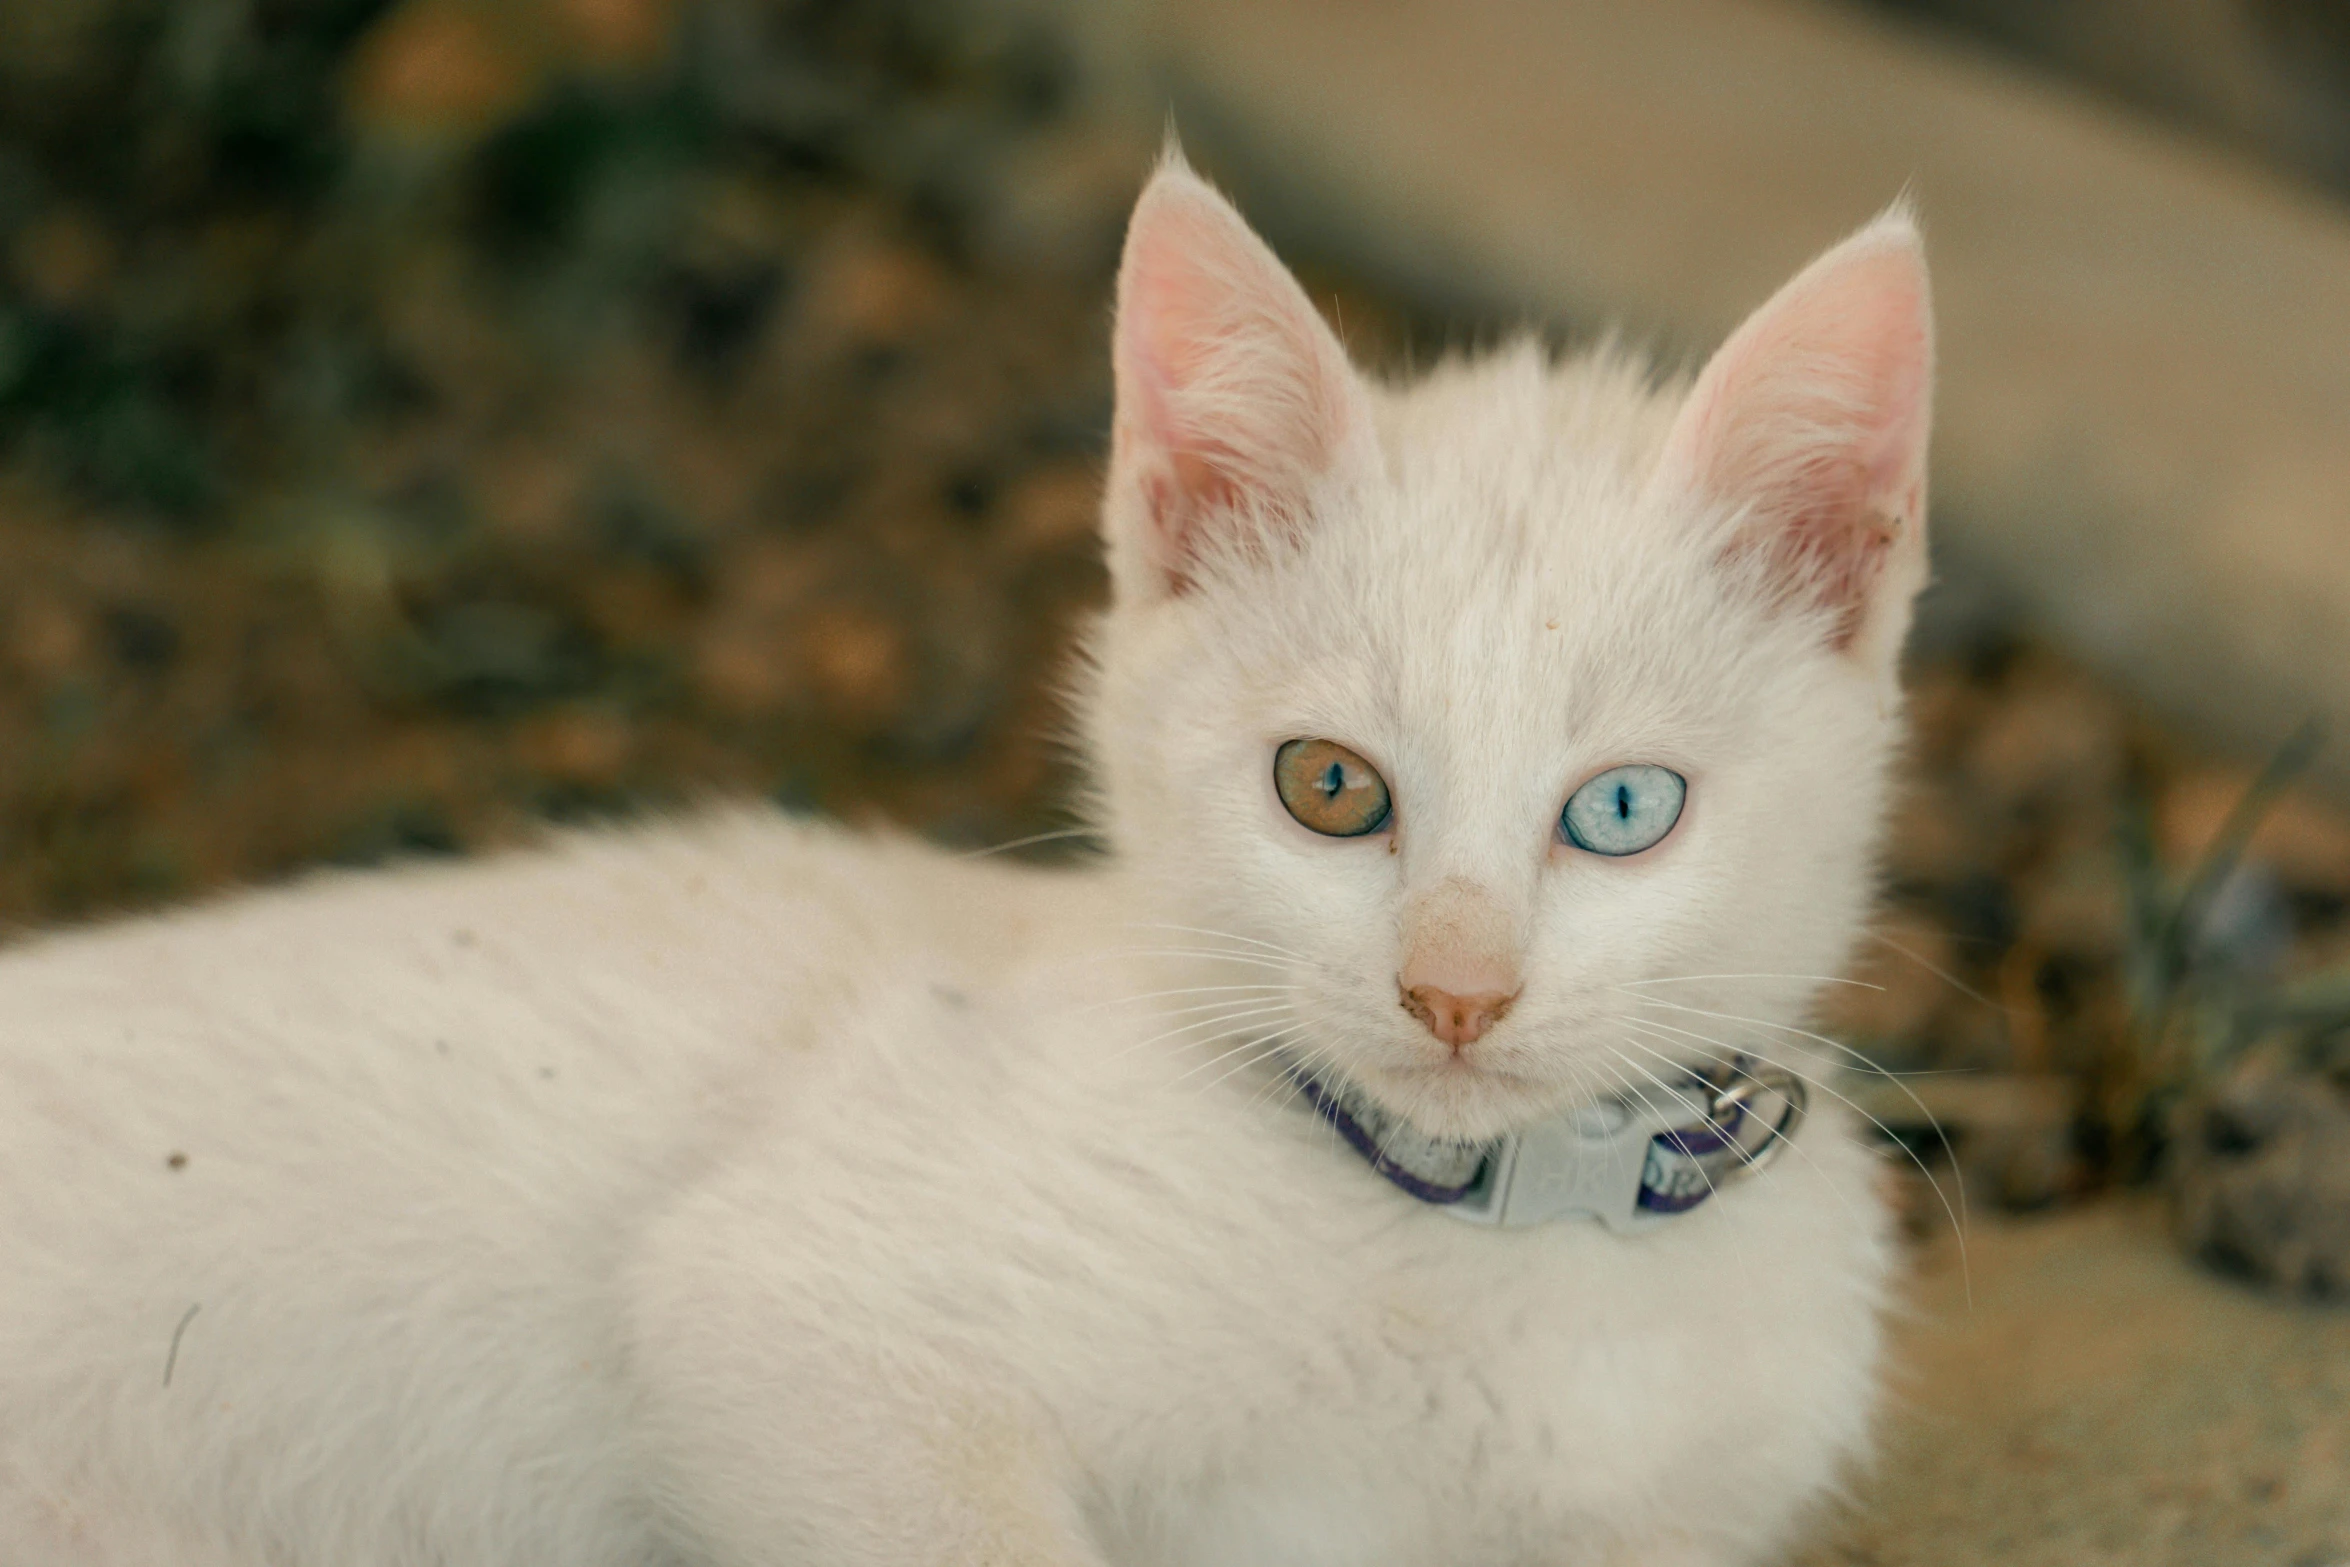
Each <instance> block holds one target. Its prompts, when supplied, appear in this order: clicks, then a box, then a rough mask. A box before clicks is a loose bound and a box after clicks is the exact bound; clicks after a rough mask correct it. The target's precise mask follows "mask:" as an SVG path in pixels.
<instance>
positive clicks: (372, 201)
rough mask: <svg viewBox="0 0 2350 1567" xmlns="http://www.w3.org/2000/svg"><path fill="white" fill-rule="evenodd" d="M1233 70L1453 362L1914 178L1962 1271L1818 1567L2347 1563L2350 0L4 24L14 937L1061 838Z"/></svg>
mask: <svg viewBox="0 0 2350 1567" xmlns="http://www.w3.org/2000/svg"><path fill="white" fill-rule="evenodd" d="M1170 112H1172V113H1173V114H1174V115H1175V116H1176V119H1177V121H1178V123H1179V124H1180V125H1181V127H1182V128H1183V131H1184V133H1185V136H1186V140H1187V143H1188V145H1189V147H1190V149H1191V151H1192V153H1193V156H1194V158H1195V161H1198V162H1200V163H1201V164H1202V165H1203V166H1204V167H1205V168H1206V169H1207V170H1208V171H1209V172H1210V173H1211V174H1213V175H1215V176H1216V177H1217V178H1219V179H1220V180H1221V181H1223V182H1224V183H1226V184H1227V186H1228V187H1229V188H1231V189H1232V190H1233V191H1234V193H1235V194H1236V195H1237V196H1238V197H1239V198H1240V200H1241V201H1242V203H1243V205H1244V207H1246V208H1247V209H1248V211H1249V212H1250V215H1251V217H1252V219H1254V220H1256V221H1258V222H1259V223H1260V225H1261V226H1262V227H1263V228H1264V230H1265V231H1266V232H1267V234H1268V235H1269V237H1271V238H1272V239H1273V240H1274V241H1275V242H1276V244H1277V245H1279V246H1280V247H1281V248H1282V249H1283V250H1284V251H1285V253H1286V254H1288V255H1290V256H1291V257H1292V258H1293V259H1294V260H1296V261H1297V262H1298V264H1299V268H1300V271H1301V273H1302V274H1303V275H1304V276H1305V277H1306V279H1307V281H1308V283H1309V285H1310V286H1311V287H1312V288H1313V289H1314V291H1315V292H1316V293H1317V294H1318V295H1319V296H1320V297H1321V298H1322V299H1323V300H1324V301H1325V303H1326V304H1327V305H1328V306H1329V308H1330V309H1331V310H1332V312H1333V313H1334V316H1335V318H1336V319H1337V320H1339V321H1340V322H1341V324H1342V326H1343V329H1344V331H1345V334H1346V336H1347V338H1348V340H1349V342H1350V344H1351V346H1352V347H1353V348H1354V349H1355V351H1356V352H1357V354H1358V355H1359V356H1361V357H1363V358H1364V359H1366V360H1367V361H1369V362H1371V363H1373V364H1376V365H1378V366H1380V367H1382V368H1384V369H1387V370H1390V371H1403V370H1407V369H1409V368H1410V367H1411V366H1413V365H1418V364H1425V363H1427V362H1428V361H1430V360H1431V359H1432V358H1434V357H1435V356H1437V355H1438V354H1440V353H1443V352H1446V351H1448V350H1451V349H1454V348H1458V347H1462V346H1465V345H1474V344H1476V343H1479V342H1482V341H1486V340H1489V339H1490V338H1492V337H1493V336H1494V335H1496V334H1497V333H1500V332H1502V331H1505V330H1513V329H1518V328H1523V327H1531V328H1533V329H1536V330H1539V331H1543V332H1545V333H1547V334H1549V335H1551V336H1552V337H1553V338H1554V339H1555V340H1557V341H1559V342H1561V343H1573V342H1576V341H1580V340H1585V339H1588V338H1589V337H1591V336H1593V335H1595V334H1596V333H1597V332H1598V331H1600V330H1601V329H1603V328H1605V327H1607V326H1609V325H1610V324H1622V325H1624V326H1625V327H1627V328H1628V329H1629V330H1630V331H1632V332H1633V333H1634V334H1635V335H1637V336H1639V337H1641V338H1643V339H1644V340H1647V341H1651V342H1654V343H1656V344H1658V345H1659V347H1660V349H1661V351H1662V352H1663V353H1664V354H1665V356H1666V358H1667V360H1668V362H1685V361H1686V360H1687V358H1688V357H1689V356H1690V355H1692V354H1694V353H1697V352H1701V351H1702V350H1703V349H1704V348H1705V347H1707V346H1709V345H1710V343H1711V342H1712V341H1714V340H1715V339H1717V338H1718V337H1719V336H1720V334H1721V333H1722V332H1723V331H1725V330H1726V329H1727V328H1728V327H1729V326H1730V325H1732V324H1733V323H1734V322H1735V320H1736V319H1737V317H1738V315H1739V314H1741V313H1742V312H1743V311H1744V310H1745V309H1747V308H1750V307H1751V306H1752V305H1753V304H1755V303H1757V302H1759V301H1760V299H1761V298H1762V297H1764V296H1765V295H1766V294H1767V293H1768V292H1769V290H1770V289H1771V288H1772V287H1773V286H1774V285H1775V284H1776V283H1777V282H1778V281H1779V280H1780V279H1781V278H1783V277H1784V276H1785V275H1786V274H1787V273H1789V272H1791V271H1792V270H1793V268H1794V267H1795V266H1797V265H1799V264H1800V263H1801V261H1802V260H1803V259H1805V258H1806V257H1807V256H1809V255H1810V254H1812V253H1814V252H1816V251H1817V250H1819V249H1820V248H1822V247H1823V246H1825V245H1826V244H1827V243H1829V242H1831V241H1832V240H1834V239H1835V238H1836V237H1838V235H1839V234H1840V233H1841V232H1843V231H1844V230H1846V229H1848V228H1850V227H1851V226H1853V225H1854V224H1856V223H1858V222H1859V221H1861V220H1863V219H1865V218H1866V217H1867V216H1868V215H1869V214H1870V213H1871V212H1873V211H1875V210H1876V209H1878V208H1880V207H1881V206H1883V205H1884V204H1885V203H1886V202H1887V201H1889V200H1890V199H1892V198H1893V197H1894V196H1895V195H1896V194H1897V193H1898V192H1900V191H1902V190H1903V189H1905V188H1907V189H1909V190H1910V191H1911V192H1912V193H1913V194H1914V195H1915V197H1916V198H1917V199H1918V201H1919V202H1920V204H1921V207H1922V210H1923V212H1924V215H1925V221H1926V226H1927V231H1928V235H1929V243H1930V248H1931V249H1932V251H1933V253H1934V256H1935V260H1936V268H1937V286H1938V289H1939V291H1940V302H1941V309H1942V317H1943V330H1944V334H1945V351H1944V361H1945V379H1944V386H1943V392H1942V420H1941V429H1940V432H1939V434H1938V443H1939V444H1938V451H1937V463H1938V468H1937V484H1938V486H1939V491H1938V497H1937V503H1936V512H1935V527H1936V530H1937V549H1938V551H1939V560H1940V565H1939V580H1938V583H1937V586H1936V587H1935V589H1934V590H1933V591H1932V593H1931V594H1930V595H1929V599H1928V602H1927V605H1926V607H1925V610H1924V615H1923V623H1922V625H1921V630H1920V637H1919V647H1918V650H1917V653H1916V658H1915V668H1914V670H1913V676H1912V688H1913V692H1914V700H1915V711H1916V717H1917V721H1918V740H1917V744H1916V747H1915V750H1914V754H1913V756H1912V758H1911V760H1910V763H1909V768H1908V771H1909V778H1908V781H1907V784H1906V787H1905V793H1904V797H1903V799H1904V803H1903V805H1902V807H1901V810H1900V813H1899V816H1898V819H1897V821H1896V824H1895V832H1894V839H1893V845H1892V855H1891V866H1890V874H1889V879H1888V888H1887V899H1886V905H1885V912H1884V914H1883V917H1882V919H1881V920H1880V922H1879V927H1878V929H1877V931H1876V933H1875V934H1874V935H1873V936H1872V938H1871V940H1870V943H1869V945H1868V946H1867V948H1866V951H1865V953H1864V956H1863V959H1862V961H1861V964H1860V966H1859V967H1858V968H1857V969H1856V971H1855V974H1856V977H1858V978H1860V979H1862V980H1864V981H1866V982H1867V984H1868V985H1870V986H1873V987H1877V988H1859V987H1851V988H1848V989H1846V990H1844V991H1843V992H1842V993H1840V995H1839V997H1838V998H1837V999H1836V1002H1835V1007H1834V1011H1833V1012H1832V1013H1831V1015H1830V1016H1829V1017H1828V1018H1827V1019H1826V1020H1825V1021H1824V1022H1823V1024H1822V1027H1823V1029H1824V1030H1826V1031H1827V1032H1829V1033H1831V1034H1833V1035H1834V1036H1835V1037H1836V1038H1838V1039H1839V1040H1842V1041H1846V1042H1849V1043H1850V1044H1852V1045H1854V1046H1856V1047H1858V1048H1860V1049H1861V1050H1863V1051H1865V1052H1866V1053H1867V1054H1868V1055H1869V1056H1870V1057H1871V1058H1872V1059H1873V1060H1874V1061H1876V1062H1877V1063H1879V1064H1880V1065H1881V1066H1882V1067H1883V1068H1884V1069H1885V1070H1884V1071H1856V1072H1855V1073H1854V1074H1852V1076H1851V1077H1850V1079H1849V1080H1847V1081H1845V1082H1843V1083H1841V1084H1840V1085H1838V1091H1840V1092H1844V1093H1846V1094H1848V1095H1849V1096H1851V1097H1852V1098H1853V1099H1855V1100H1856V1101H1858V1102H1860V1103H1861V1104H1862V1105H1864V1106H1865V1108H1866V1109H1867V1110H1868V1111H1869V1112H1871V1113H1872V1114H1873V1115H1874V1116H1875V1117H1876V1118H1877V1119H1878V1120H1879V1121H1880V1122H1881V1123H1882V1132H1883V1135H1884V1136H1885V1138H1886V1139H1887V1141H1888V1143H1889V1144H1890V1145H1891V1146H1892V1148H1893V1150H1894V1157H1895V1158H1896V1159H1897V1160H1900V1161H1906V1164H1905V1167H1906V1168H1908V1169H1909V1170H1910V1171H1911V1172H1912V1178H1911V1179H1909V1181H1908V1183H1907V1195H1906V1197H1905V1203H1906V1205H1907V1208H1908V1211H1909V1212H1910V1214H1911V1217H1912V1230H1913V1232H1914V1233H1913V1238H1914V1240H1915V1242H1916V1244H1917V1246H1918V1247H1919V1251H1920V1259H1921V1272H1922V1277H1923V1279H1924V1280H1925V1282H1924V1284H1923V1285H1922V1286H1921V1288H1922V1290H1923V1291H1924V1293H1923V1294H1922V1296H1921V1310H1920V1313H1919V1315H1918V1318H1917V1322H1918V1323H1919V1324H1921V1325H1919V1326H1916V1327H1915V1328H1913V1330H1912V1341H1911V1342H1910V1343H1909V1345H1908V1349H1909V1358H1910V1360H1911V1361H1912V1362H1913V1364H1914V1366H1915V1368H1916V1370H1915V1378H1914V1383H1915V1385H1914V1387H1913V1388H1912V1389H1911V1395H1912V1396H1911V1402H1910V1403H1909V1404H1908V1405H1907V1406H1905V1408H1906V1411H1907V1412H1906V1413H1905V1414H1904V1415H1903V1416H1902V1417H1901V1418H1902V1424H1901V1425H1900V1431H1899V1433H1898V1436H1897V1440H1896V1441H1895V1443H1894V1446H1893V1449H1892V1454H1893V1456H1892V1457H1891V1458H1889V1459H1888V1461H1887V1464H1886V1466H1885V1468H1884V1471H1883V1473H1882V1474H1881V1475H1879V1476H1877V1477H1876V1478H1875V1479H1873V1480H1872V1481H1871V1482H1870V1483H1869V1484H1868V1485H1866V1486H1864V1487H1862V1488H1861V1490H1860V1492H1859V1494H1858V1500H1857V1501H1856V1502H1855V1504H1854V1507H1853V1509H1852V1510H1851V1512H1850V1515H1849V1516H1845V1517H1841V1518H1840V1519H1838V1520H1835V1521H1834V1522H1833V1523H1832V1525H1831V1526H1830V1527H1829V1528H1828V1529H1827V1530H1826V1532H1825V1534H1824V1536H1823V1541H1822V1543H1821V1544H1820V1545H1819V1546H1818V1547H1817V1553H1818V1554H1817V1555H1816V1557H1815V1558H1813V1559H1815V1560H1816V1561H1818V1562H1821V1563H1827V1562H1844V1563H1861V1562H1882V1563H1895V1562H1913V1561H1914V1562H1920V1563H1925V1562H1941V1561H1949V1562H1953V1563H1956V1562H1962V1561H1963V1562H1977V1561H1981V1560H1986V1559H1990V1558H1989V1556H1988V1555H1987V1553H1988V1552H1991V1551H1993V1550H1996V1551H1998V1552H1999V1559H2002V1560H2013V1561H2018V1562H2039V1561H2047V1562H2052V1563H2053V1562H2067V1563H2080V1562H2093V1561H2113V1562H2171V1561H2177V1562H2182V1563H2185V1562H2239V1561H2241V1562H2276V1563H2280V1564H2283V1563H2295V1564H2300V1567H2337V1564H2339V1563H2342V1562H2350V1325H2346V1322H2345V1319H2346V1318H2350V1313H2344V1312H2342V1311H2341V1310H2340V1309H2339V1304H2338V1302H2339V1300H2340V1298H2341V1297H2343V1296H2345V1295H2346V1294H2350V816H2346V815H2345V813H2344V806H2345V803H2346V802H2350V760H2346V757H2350V733H2342V732H2341V731H2342V730H2344V729H2345V728H2346V727H2350V681H2345V678H2344V677H2345V674H2346V673H2350V9H2345V7H2344V6H2343V5H2342V4H2341V3H2340V0H2042V3H2030V0H1875V3H1866V0H1849V3H1845V4H1833V3H1827V0H1820V3H1798V0H1655V3H1653V4H1648V5H1643V6H1640V7H1625V6H1608V5H1601V4H1596V3H1569V0H1557V3H1551V4H1539V3H1536V0H1462V3H1459V4H1441V3H1438V0H1362V3H1358V4H1340V3H1337V0H1127V3H1120V4H1111V3H1106V0H1105V3H1101V4H1092V5H1088V4H1083V3H1081V0H1068V3H1053V0H862V3H857V0H12V3H0V921H4V922H6V924H7V925H8V926H10V927H14V928H17V929H23V928H28V927H34V926H43V925H52V924H56V923H59V922H65V921H74V920H82V919H87V918H91V917H94V916H98V915H102V914H107V913H112V912H117V911H122V910H130V909H139V908H146V907H152V906H156V905H159V904H164V903H170V902H177V901H183V900H186V899H189V898H192V897H195V896H198V895H201V894H203V893H205V892H207V891H210V890H212V889H216V888H220V887H224V886H229V885H233V884H243V883H252V882H260V881H267V880H270V879H273V878H279V877H283V876H285V875H287V874H290V873H292V872H294V871H296V870H298V869H300V868H303V867H306V866H312V865H319V864H343V865H352V864H363V863H369V862H373V861H378V860H382V859H385V858H387V857H394V856H413V855H436V854H453V853H461V852H468V851H473V850H477V849H481V848H485V847H489V846H493V845H496V844H500V843H505V842H512V841H515V840H517V839H519V838H522V837H524V836H526V835H527V834H528V833H529V832H531V831H532V830H533V829H534V827H535V826H537V825H538V824H542V823H547V822H579V821H592V820H600V819H609V818H621V817H626V816H629V815H633V814H639V813H643V812H647V811H658V810H668V809H674V808H678V807H681V806H685V805H689V804H691V803H692V802H693V801H695V800H698V799H702V798H708V797H717V796H725V797H739V796H745V795H750V796H760V797H765V798H769V799H772V800H775V801H777V802H779V803H781V804H783V805H785V806H787V807H789V808H792V809H807V810H821V811H824V812H827V813H830V814H834V815H837V816H842V817H846V818H849V819H852V820H886V821H893V822H897V823H901V824H904V825H907V826H909V827H912V828H914V829H916V830H919V831H921V832H924V833H927V834H930V835H932V836H934V837H935V838H937V839H939V840H940V841H943V842H947V843H952V844H957V845H967V846H974V847H976V846H984V845H993V844H998V843H1003V842H1006V841H1009V840H1014V839H1023V838H1027V837H1030V836H1032V835H1038V834H1046V833H1054V832H1058V831H1059V830H1061V829H1065V828H1067V827H1069V826H1070V825H1071V823H1072V821H1073V817H1072V816H1071V814H1070V811H1069V800H1070V795H1071V784H1072V777H1073V775H1072V773H1071V769H1070V765H1069V763H1068V760H1067V758H1066V756H1065V755H1064V753H1063V751H1062V749H1061V747H1060V743H1059V740H1058V730H1057V723H1058V706H1057V699H1056V695H1055V684H1054V682H1055V680H1056V673H1057V671H1058V669H1059V668H1060V667H1061V665H1062V663H1063V662H1064V660H1065V656H1066V654H1067V651H1068V648H1069V646H1070V643H1071V640H1072V638H1073V636H1074V635H1075V634H1076V633H1077V631H1078V630H1079V628H1080V626H1081V623H1082V619H1083V616H1084V615H1085V613H1086V612H1087V610H1088V609H1090V608H1091V607H1093V606H1095V605H1097V604H1098V603H1099V602H1100V600H1101V597H1102V594H1103V592H1104V588H1105V582H1104V578H1103V575H1102V571H1101V566H1100V561H1099V555H1098V550H1097V547H1096V544H1095V540H1094V535H1093V527H1094V505H1095V500H1096V495H1097V490H1098V484H1099V479H1100V470H1101V464H1102V458H1103V452H1104V439H1105V435H1106V430H1107V424H1108V416H1109V404H1108V376H1107V367H1106V361H1105V354H1106V339H1107V324H1108V315H1107V301H1108V291H1109V285H1110V281H1111V271H1112V267H1113V264H1114V261H1115V256H1116V249H1117V244H1118V240H1119V235H1120V229H1121V224H1122V221H1123V217H1124V211H1125V206H1126V204H1127V203H1128V202H1129V201H1130V200H1131V197H1132V195H1133V192H1134V190H1135V189H1136V187H1137V184H1138V182H1139V180H1140V178H1141V176H1142V174H1143V172H1144V171H1145V170H1146V169H1147V167H1148V164H1149V161H1150V158H1151V156H1152V155H1153V152H1154V150H1155V148H1156V146H1157V143H1158V139H1159V137H1160V135H1161V134H1162V130H1163V127H1164V125H1165V123H1166V118H1167V116H1168V115H1169V114H1170ZM2329 730H2332V731H2334V732H2335V733H2334V738H2333V740H2332V743H2330V744H2329V743H2328V740H2327V732H2328V731H2329ZM1076 848H1077V851H1078V852H1082V848H1083V845H1082V843H1080V844H1078V845H1077V846H1076ZM1035 852H1038V853H1040V854H1054V853H1060V854H1067V853H1070V852H1072V849H1071V845H1070V844H1069V842H1067V841H1066V840H1063V841H1060V842H1056V843H1052V844H1046V845H1041V846H1039V848H1038V849H1037V850H1036V851H1035ZM1962 1192H1963V1196H1962V1195H1961V1193H1962ZM1962 1203H1964V1204H1968V1205H1971V1210H1970V1219H1971V1224H1972V1228H1971V1230H1970V1232H1969V1239H1970V1242H1971V1249H1969V1248H1968V1247H1967V1246H1962V1245H1961V1243H1960V1241H1959V1239H1958V1237H1957V1234H1956V1231H1957V1230H1958V1229H1959V1223H1958V1220H1959V1218H1960V1213H1959V1209H1960V1205H1961V1204H1962ZM2001 1215H2005V1217H2001ZM2020 1216H2032V1217H2029V1218H2026V1217H2020ZM1992 1372H2004V1373H2005V1374H1988V1373H1992Z"/></svg>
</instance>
